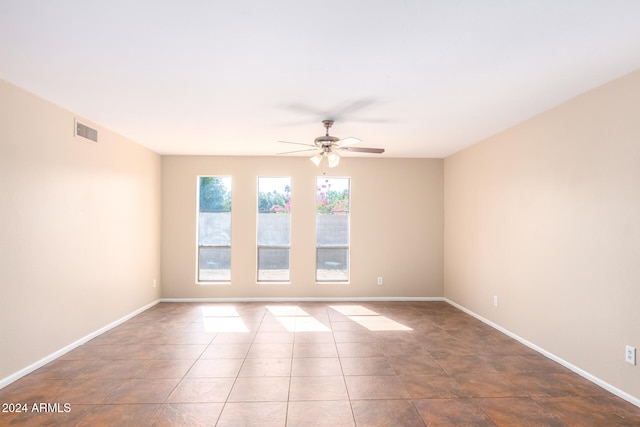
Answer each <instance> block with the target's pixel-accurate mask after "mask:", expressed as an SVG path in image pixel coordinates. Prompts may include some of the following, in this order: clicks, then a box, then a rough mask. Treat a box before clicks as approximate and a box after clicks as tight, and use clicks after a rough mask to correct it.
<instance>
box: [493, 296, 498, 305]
mask: <svg viewBox="0 0 640 427" xmlns="http://www.w3.org/2000/svg"><path fill="white" fill-rule="evenodd" d="M493 305H494V306H495V307H497V306H498V295H494V296H493Z"/></svg>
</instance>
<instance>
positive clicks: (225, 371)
mask: <svg viewBox="0 0 640 427" xmlns="http://www.w3.org/2000/svg"><path fill="white" fill-rule="evenodd" d="M242 362H243V360H242V359H200V360H196V361H195V363H194V364H193V366H192V367H191V369H190V370H189V372H188V373H187V378H215V377H220V378H222V377H230V378H235V377H237V376H238V372H240V367H241V366H242Z"/></svg>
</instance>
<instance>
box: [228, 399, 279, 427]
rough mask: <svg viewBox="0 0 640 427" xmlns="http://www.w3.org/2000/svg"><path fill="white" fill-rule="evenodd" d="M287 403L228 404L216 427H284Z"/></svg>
mask: <svg viewBox="0 0 640 427" xmlns="http://www.w3.org/2000/svg"><path fill="white" fill-rule="evenodd" d="M286 420H287V402H229V403H227V404H226V405H224V409H223V410H222V414H220V418H219V420H218V424H216V427H245V426H255V427H262V426H264V427H284V426H285V425H286Z"/></svg>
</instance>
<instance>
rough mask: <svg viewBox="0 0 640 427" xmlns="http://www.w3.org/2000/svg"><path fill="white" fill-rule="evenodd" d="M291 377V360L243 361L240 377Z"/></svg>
mask: <svg viewBox="0 0 640 427" xmlns="http://www.w3.org/2000/svg"><path fill="white" fill-rule="evenodd" d="M289 375H291V359H274V358H271V359H245V360H244V363H243V364H242V369H241V370H240V373H239V374H238V376H240V377H287V376H289Z"/></svg>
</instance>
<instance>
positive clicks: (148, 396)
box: [104, 378, 180, 403]
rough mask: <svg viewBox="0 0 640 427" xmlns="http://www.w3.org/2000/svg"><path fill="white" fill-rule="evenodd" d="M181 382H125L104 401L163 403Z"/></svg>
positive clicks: (173, 380) (138, 380) (131, 380)
mask: <svg viewBox="0 0 640 427" xmlns="http://www.w3.org/2000/svg"><path fill="white" fill-rule="evenodd" d="M179 381H180V380H179V379H175V378H172V379H138V378H130V379H127V380H123V381H122V383H120V385H118V386H117V387H116V388H115V389H114V390H113V391H112V392H111V393H109V395H108V396H107V397H106V398H105V399H104V403H162V402H164V400H165V399H166V398H167V397H168V396H169V394H170V393H171V391H172V390H173V389H174V388H175V386H176V384H178V382H179Z"/></svg>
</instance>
